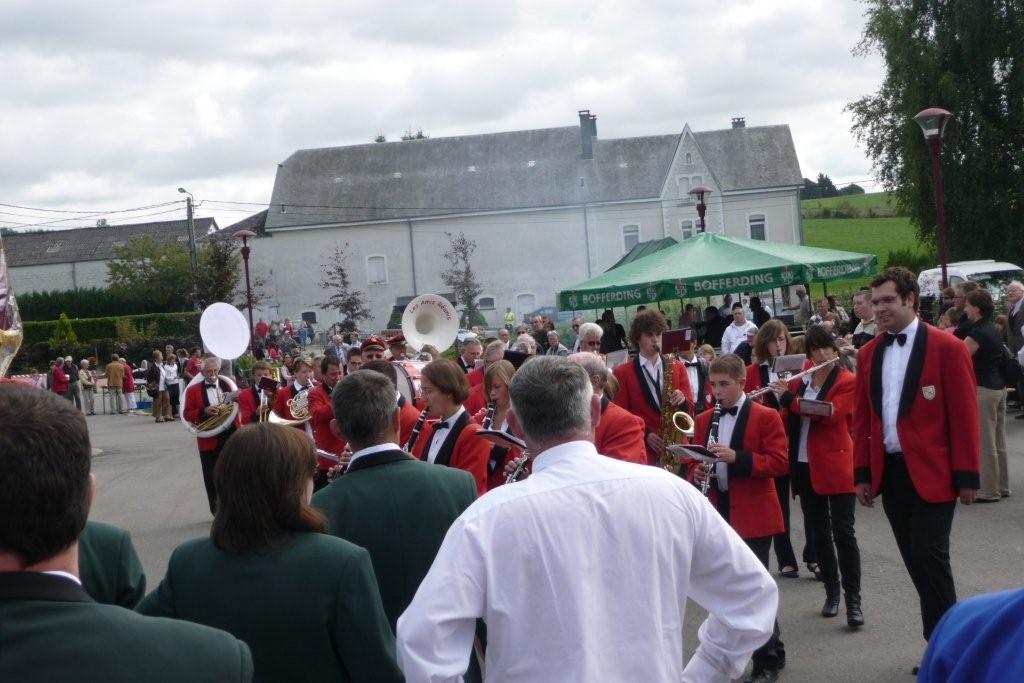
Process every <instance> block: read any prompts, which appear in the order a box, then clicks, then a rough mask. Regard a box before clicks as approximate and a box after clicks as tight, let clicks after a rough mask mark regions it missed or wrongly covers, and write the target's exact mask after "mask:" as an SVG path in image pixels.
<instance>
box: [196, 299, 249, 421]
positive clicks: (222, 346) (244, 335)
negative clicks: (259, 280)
mask: <svg viewBox="0 0 1024 683" xmlns="http://www.w3.org/2000/svg"><path fill="white" fill-rule="evenodd" d="M199 336H200V337H201V338H202V340H203V345H204V346H206V348H207V349H208V350H209V351H210V353H212V354H213V355H215V356H217V357H218V358H225V359H228V360H234V359H235V358H238V357H239V356H241V355H242V354H243V353H245V350H246V349H247V348H248V347H249V339H250V334H249V324H248V323H246V322H245V317H244V316H243V315H242V314H241V312H239V310H238V309H237V308H235V307H234V306H232V305H231V304H226V303H223V302H217V303H214V304H210V305H209V306H207V307H206V309H205V310H204V311H203V314H202V316H200V318H199ZM202 381H203V376H202V375H201V374H200V375H196V376H195V377H193V378H192V381H191V382H189V383H188V386H186V387H185V393H184V396H183V399H182V406H181V411H180V412H181V423H182V424H183V425H184V426H185V429H187V430H188V431H189V432H191V433H192V434H193V435H194V436H195V437H196V438H199V439H206V438H210V437H214V436H217V435H219V434H221V433H222V432H224V431H226V430H227V429H228V428H229V427H231V426H232V425H234V424H235V419H236V418H237V417H238V401H237V400H235V399H237V398H238V386H237V385H236V384H235V382H234V380H232V379H231V378H230V377H227V376H226V375H219V376H218V377H217V385H218V393H220V389H219V387H220V386H221V385H222V384H226V385H227V386H228V388H229V389H230V392H229V393H227V394H223V395H222V399H221V400H222V402H221V403H219V404H217V405H218V406H223V407H221V408H218V409H217V412H216V413H215V414H213V415H210V416H209V417H207V418H205V419H203V420H202V421H201V422H199V423H197V424H192V423H191V422H189V421H188V420H186V419H185V412H186V408H187V402H188V389H189V387H191V386H192V385H193V384H198V383H199V382H202Z"/></svg>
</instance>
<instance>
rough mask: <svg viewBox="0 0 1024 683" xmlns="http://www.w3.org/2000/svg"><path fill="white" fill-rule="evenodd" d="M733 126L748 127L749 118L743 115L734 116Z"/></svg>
mask: <svg viewBox="0 0 1024 683" xmlns="http://www.w3.org/2000/svg"><path fill="white" fill-rule="evenodd" d="M732 127H733V128H746V127H747V120H746V119H745V118H743V117H742V116H734V117H733V119H732Z"/></svg>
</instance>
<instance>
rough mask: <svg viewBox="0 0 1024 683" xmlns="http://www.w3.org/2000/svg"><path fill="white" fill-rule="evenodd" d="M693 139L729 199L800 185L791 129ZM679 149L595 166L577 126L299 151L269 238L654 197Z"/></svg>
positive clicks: (620, 156) (597, 161) (275, 205)
mask: <svg viewBox="0 0 1024 683" xmlns="http://www.w3.org/2000/svg"><path fill="white" fill-rule="evenodd" d="M694 135H695V137H696V139H697V142H698V144H699V145H700V146H701V149H702V150H704V152H705V157H706V158H707V161H708V163H709V165H710V167H711V169H712V171H713V172H714V173H715V176H716V178H717V179H718V180H719V182H720V183H721V186H722V189H723V190H732V189H749V188H752V187H781V186H793V185H801V184H802V177H801V175H800V168H799V164H798V163H797V158H796V151H795V149H794V147H793V139H792V137H791V135H790V132H789V126H784V125H783V126H766V127H751V128H735V129H726V130H721V131H711V132H707V133H695V134H694ZM679 139H680V134H672V135H653V136H645V137H636V138H621V139H610V140H603V139H600V138H595V139H594V158H593V159H581V158H580V157H581V154H580V132H579V128H578V127H577V126H566V127H562V128H544V129H538V130H522V131H512V132H506V133H491V134H485V135H467V136H458V137H449V138H428V139H425V140H413V141H407V142H386V143H369V144H364V145H352V146H348V147H329V148H321V149H306V150H299V151H297V152H295V153H294V154H292V155H291V156H290V157H288V159H287V160H285V162H284V163H282V164H280V165H279V167H278V171H277V178H276V180H275V182H274V191H273V195H272V199H271V206H270V211H269V213H268V215H267V218H266V228H267V229H268V230H273V229H274V228H282V227H290V226H296V225H311V224H318V223H339V222H358V221H368V220H382V219H401V218H406V217H418V216H431V215H444V214H455V213H469V212H478V211H488V210H501V209H526V208H543V207H552V206H566V205H576V204H582V203H584V202H591V203H595V202H612V201H625V200H630V199H646V198H652V197H659V196H660V195H661V189H662V186H663V185H664V183H665V179H666V175H667V174H668V171H669V168H670V166H671V164H672V159H673V157H674V155H675V151H676V147H677V145H678V143H679ZM396 174H401V175H400V176H396ZM282 205H283V207H284V211H282Z"/></svg>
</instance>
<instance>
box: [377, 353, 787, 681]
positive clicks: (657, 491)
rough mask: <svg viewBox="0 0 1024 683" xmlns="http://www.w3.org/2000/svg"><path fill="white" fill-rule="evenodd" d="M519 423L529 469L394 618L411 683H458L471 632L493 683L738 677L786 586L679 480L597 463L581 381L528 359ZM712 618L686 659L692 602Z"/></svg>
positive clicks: (500, 491) (464, 528)
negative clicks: (481, 628) (481, 645)
mask: <svg viewBox="0 0 1024 683" xmlns="http://www.w3.org/2000/svg"><path fill="white" fill-rule="evenodd" d="M510 395H511V400H512V413H511V414H510V416H509V420H510V424H511V425H512V427H513V429H514V430H517V431H519V432H521V433H522V434H523V436H524V437H525V440H526V443H527V448H528V450H529V452H531V453H534V454H535V455H534V460H533V473H532V475H531V476H530V477H529V478H527V479H525V480H523V481H520V482H517V483H514V484H511V485H506V486H502V487H499V488H497V489H494V490H492V491H490V492H489V493H488V494H487V495H486V496H483V497H482V498H479V499H477V501H476V502H475V503H473V505H472V506H470V507H469V508H468V509H467V510H466V511H465V512H464V513H463V514H462V515H461V516H460V517H459V518H458V519H457V520H456V521H455V523H454V525H452V527H451V529H450V530H449V531H448V534H447V536H446V537H445V540H444V543H443V544H442V546H441V549H440V551H439V552H438V554H437V557H436V559H435V560H434V564H433V566H432V567H431V568H430V571H429V572H428V574H427V576H426V577H425V578H424V580H423V582H422V583H421V584H420V587H419V589H418V591H417V592H416V596H415V597H414V598H413V601H412V603H411V604H410V605H409V607H408V609H406V611H405V613H403V614H402V616H401V618H399V620H398V630H397V633H398V635H397V654H398V661H399V666H400V667H401V668H402V671H403V672H404V674H405V677H406V680H407V681H409V682H410V683H418V682H420V681H457V680H461V679H460V677H461V676H462V674H463V673H464V671H465V669H466V660H467V655H468V653H469V651H470V648H471V647H472V646H473V637H474V633H475V624H476V620H477V619H483V620H484V621H485V622H486V624H487V652H486V669H485V670H486V672H487V678H488V680H496V681H498V680H500V681H530V682H533V681H722V682H723V683H724V682H725V681H730V680H732V679H734V678H737V677H738V676H740V674H741V673H742V672H743V669H744V667H745V666H746V664H747V661H748V659H749V657H750V655H751V653H752V652H753V651H754V650H755V649H756V648H757V647H758V646H760V645H761V644H762V643H764V642H766V641H767V639H768V637H769V636H770V635H771V633H772V627H773V623H774V620H775V613H776V610H777V608H778V589H777V588H776V586H775V582H774V581H773V580H772V578H771V577H770V576H769V575H768V573H767V572H766V571H765V569H764V567H762V566H761V564H760V562H759V561H758V560H757V558H756V557H755V555H754V554H753V553H752V552H751V551H750V549H749V548H748V547H747V546H746V545H745V544H744V543H743V541H742V540H740V538H739V536H737V535H736V533H735V532H734V531H733V530H732V529H731V528H729V526H728V525H727V524H726V523H725V521H724V520H723V519H722V518H721V516H720V515H718V513H717V512H716V511H715V510H714V508H712V507H711V505H710V504H709V502H708V501H707V500H706V499H705V498H704V497H702V496H701V495H700V493H699V492H698V491H697V490H696V489H695V488H693V487H692V486H690V485H689V484H687V483H686V482H685V481H684V480H682V479H681V478H679V477H677V476H674V475H673V474H671V473H669V472H667V471H665V470H663V469H661V468H658V467H644V466H641V465H636V464H632V463H626V462H622V461H619V460H615V459H613V458H606V457H603V456H601V455H599V454H598V453H597V451H596V449H595V448H594V445H593V443H592V441H591V440H592V438H593V426H592V425H593V424H594V422H595V420H597V419H598V415H599V414H600V402H599V401H597V400H596V397H595V396H594V393H593V388H592V386H591V383H590V379H589V378H588V377H587V373H586V372H585V371H584V370H583V368H582V367H580V366H579V365H576V364H575V363H572V362H570V361H568V360H567V359H564V358H559V357H556V356H546V357H540V358H535V359H532V360H531V361H530V362H528V363H526V364H524V365H523V366H522V368H521V369H520V370H519V371H518V372H517V373H516V375H515V377H514V379H513V380H512V384H511V386H510ZM688 598H690V599H693V600H694V601H695V602H696V603H697V604H699V605H701V606H703V607H704V608H706V609H707V610H708V612H709V616H708V618H707V620H706V621H705V622H704V623H703V624H702V625H701V627H700V630H699V638H700V644H699V645H698V647H697V649H696V651H695V652H694V654H693V657H691V658H690V660H689V662H686V663H685V667H684V658H683V630H684V624H685V617H686V605H687V599H688Z"/></svg>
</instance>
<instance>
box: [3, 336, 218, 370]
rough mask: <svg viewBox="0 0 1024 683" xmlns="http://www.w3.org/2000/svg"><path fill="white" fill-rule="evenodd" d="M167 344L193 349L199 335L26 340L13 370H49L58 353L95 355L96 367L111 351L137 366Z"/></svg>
mask: <svg viewBox="0 0 1024 683" xmlns="http://www.w3.org/2000/svg"><path fill="white" fill-rule="evenodd" d="M167 344H174V347H175V348H178V349H191V348H192V347H194V346H198V345H199V339H198V337H196V336H191V335H190V336H174V335H171V336H160V337H152V338H140V339H133V340H131V341H127V342H126V341H123V340H120V339H93V340H91V341H89V342H87V343H79V344H72V345H66V344H61V345H56V346H55V345H52V344H51V343H50V342H49V341H42V342H36V343H34V344H24V345H22V347H21V350H20V351H19V352H18V355H17V356H15V358H14V363H13V371H12V372H13V374H16V375H17V374H22V373H29V372H33V371H35V372H46V370H47V368H49V364H50V361H51V360H53V359H54V358H57V357H58V356H61V357H63V356H71V357H72V358H74V360H75V363H78V361H80V360H81V359H83V358H92V359H95V360H96V361H97V363H98V364H97V366H94V367H93V369H94V370H95V369H98V368H101V367H102V366H104V365H106V363H107V361H109V360H110V355H111V354H113V353H116V354H118V355H119V356H121V357H122V358H127V359H128V360H130V361H131V362H132V364H133V365H134V366H136V367H138V365H139V363H140V362H142V361H143V360H150V359H151V358H152V355H153V349H160V350H161V351H162V350H163V348H164V346H166V345H167Z"/></svg>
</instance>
